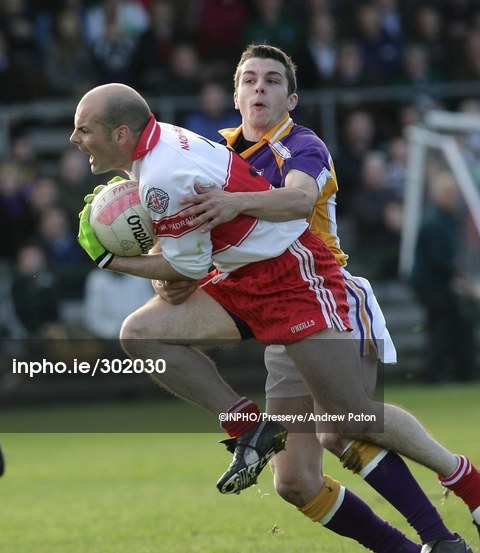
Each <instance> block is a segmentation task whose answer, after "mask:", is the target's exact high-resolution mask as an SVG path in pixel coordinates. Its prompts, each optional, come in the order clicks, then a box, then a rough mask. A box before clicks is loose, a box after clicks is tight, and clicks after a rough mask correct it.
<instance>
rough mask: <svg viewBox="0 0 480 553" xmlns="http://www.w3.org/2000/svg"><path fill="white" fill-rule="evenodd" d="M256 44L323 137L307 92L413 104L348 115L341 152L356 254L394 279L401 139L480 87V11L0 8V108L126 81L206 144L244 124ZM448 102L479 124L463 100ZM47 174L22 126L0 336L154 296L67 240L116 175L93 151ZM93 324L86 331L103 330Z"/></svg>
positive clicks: (1, 176) (4, 250) (285, 3)
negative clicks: (277, 62)
mask: <svg viewBox="0 0 480 553" xmlns="http://www.w3.org/2000/svg"><path fill="white" fill-rule="evenodd" d="M251 42H267V43H270V44H274V45H277V46H280V47H281V48H283V49H284V50H285V51H286V52H287V53H289V54H290V55H291V56H292V58H293V59H294V61H295V63H296V64H297V67H298V84H299V92H300V107H299V109H298V110H297V112H298V115H297V114H296V113H294V114H293V117H294V119H295V120H296V121H297V122H298V123H302V124H306V125H308V126H311V127H313V128H314V130H315V131H316V132H319V133H320V129H319V128H316V126H315V125H317V124H318V123H317V121H316V120H315V119H311V120H310V119H309V110H308V109H302V96H301V93H302V92H304V91H315V90H319V89H325V88H332V87H333V88H337V87H340V88H349V89H353V88H355V89H360V88H362V87H366V86H382V85H392V84H398V85H409V86H410V87H411V90H412V95H411V101H409V102H402V103H397V104H392V103H390V104H389V106H388V107H387V108H385V107H384V106H382V105H379V104H368V105H363V104H361V103H355V102H353V103H352V104H351V105H349V106H347V108H348V109H344V110H343V109H342V113H341V114H340V118H339V144H338V148H337V150H336V151H335V156H334V162H335V167H336V171H337V176H338V180H339V183H340V193H339V195H338V209H339V214H340V217H342V218H345V219H346V220H348V221H350V222H351V224H352V225H353V229H354V232H353V235H354V236H355V240H354V242H353V245H354V246H356V248H357V250H358V251H359V252H360V253H361V255H363V256H368V252H369V251H370V252H373V255H372V264H373V263H376V264H377V266H376V274H375V275H373V276H374V277H378V278H391V277H394V276H395V275H396V271H397V262H398V245H399V237H400V228H401V220H402V209H403V198H404V188H405V179H406V158H407V143H406V139H405V136H404V132H403V131H404V129H405V128H406V127H407V126H408V125H411V124H413V123H415V122H418V121H419V120H421V118H422V116H423V115H424V113H425V111H426V110H429V109H431V108H433V107H439V106H441V103H440V102H439V101H438V100H436V99H434V98H432V97H431V96H429V95H428V94H425V93H424V92H425V90H426V89H425V87H426V86H429V85H432V84H435V83H445V82H459V81H475V80H478V79H479V78H480V4H479V1H478V0H436V1H422V0H366V1H361V0H65V1H63V2H57V1H56V0H2V2H0V107H8V106H9V105H12V104H15V105H17V104H22V103H32V102H42V101H49V100H72V101H74V102H76V101H78V99H79V98H80V96H81V95H82V94H83V93H84V92H86V91H87V90H88V89H90V88H91V87H93V86H96V85H99V84H103V83H106V82H123V83H126V84H129V85H131V86H133V87H135V88H137V89H138V90H139V91H140V92H141V93H142V94H143V95H145V96H147V97H161V96H175V97H176V98H178V97H181V96H182V95H190V96H191V95H196V96H198V108H197V109H195V110H190V111H188V112H187V113H185V114H184V115H183V116H182V117H181V120H179V121H175V123H177V124H181V125H184V126H186V127H188V128H190V129H192V130H194V131H196V132H199V133H200V134H203V135H205V136H207V137H209V138H212V139H214V140H215V139H217V138H219V137H218V135H217V133H216V131H217V129H219V128H224V127H229V126H236V125H238V123H239V117H238V114H237V113H236V112H235V111H234V110H233V109H232V108H233V105H232V103H233V102H232V100H231V98H232V82H233V81H232V76H233V72H234V69H235V66H236V63H237V61H238V58H239V55H240V53H241V51H242V49H243V48H244V47H245V46H246V45H247V44H249V43H251ZM448 107H449V108H451V109H458V110H463V111H466V112H469V113H477V114H478V113H480V104H479V103H478V101H477V100H475V99H471V98H464V99H461V100H460V99H458V100H456V103H454V104H450V105H448ZM72 119H73V113H72ZM327 146H329V145H328V144H327ZM477 151H480V144H477ZM55 166H56V170H55V172H54V174H51V173H48V174H46V173H44V172H43V171H42V167H41V164H40V163H39V162H38V156H37V152H36V151H35V148H34V146H33V145H32V143H31V141H30V140H29V138H28V136H25V135H24V134H22V132H21V129H18V130H17V132H15V129H14V132H13V135H12V140H11V145H10V151H8V152H1V153H0V232H1V236H2V240H1V242H0V267H1V268H2V269H1V270H2V271H3V273H2V274H3V275H6V274H8V275H10V276H11V275H13V277H12V278H3V279H0V286H3V287H4V288H5V290H2V292H4V294H3V298H4V299H3V301H2V302H0V334H1V331H2V328H1V325H2V322H3V324H4V326H5V327H6V328H5V329H3V330H4V331H5V332H8V330H9V329H10V330H11V328H12V325H13V322H14V321H15V322H16V324H17V323H18V328H19V329H23V331H24V332H26V333H31V334H42V333H47V334H48V333H49V332H50V333H54V332H56V327H55V325H56V323H57V321H58V320H59V316H60V315H59V310H60V309H61V306H62V304H63V303H64V301H65V300H84V299H85V301H86V302H90V303H89V305H91V308H89V309H88V310H87V312H88V313H90V314H92V312H93V311H94V308H95V307H97V308H98V307H99V305H101V303H100V302H101V301H103V303H104V304H105V308H104V311H103V313H105V309H107V307H108V306H109V305H111V303H112V302H110V301H107V299H108V296H107V295H106V294H107V292H106V290H109V289H110V290H111V289H112V288H114V287H116V289H117V290H123V289H127V287H128V289H129V290H131V291H132V292H131V293H130V295H131V297H135V298H138V302H141V301H143V299H144V297H145V296H146V295H148V294H150V290H147V289H146V288H145V286H143V285H142V286H138V282H134V281H137V279H130V278H128V277H125V278H124V277H120V276H118V275H109V276H108V277H107V276H105V275H103V276H99V271H98V270H92V266H91V263H90V261H89V260H88V258H87V257H86V255H85V254H84V253H83V252H82V251H81V250H80V248H79V246H78V244H77V242H76V231H77V213H78V211H79V210H80V208H81V207H82V205H83V196H84V195H85V194H86V193H88V192H90V191H91V189H92V188H93V187H94V186H95V184H98V183H99V182H102V180H105V178H109V175H106V176H103V177H102V179H101V180H98V179H96V178H95V177H93V176H92V175H91V174H90V171H89V166H88V161H87V159H86V156H85V155H84V154H82V153H81V152H79V151H77V150H76V149H75V148H72V147H69V146H68V144H65V149H64V151H62V152H60V154H59V156H58V160H57V162H56V164H55ZM367 246H368V247H367ZM379 251H382V252H383V255H379V254H378V252H379ZM372 266H373V265H372ZM2 282H3V284H2ZM122 286H123V287H124V288H122ZM119 293H120V294H121V295H122V297H126V295H127V294H126V293H124V292H119ZM134 294H136V295H135V296H134ZM6 298H7V299H8V301H7V299H6ZM113 303H115V302H113ZM116 303H117V304H118V303H120V302H116ZM117 307H118V306H117ZM128 308H129V309H131V306H128ZM120 316H121V314H118V313H115V314H114V315H112V317H116V318H117V319H118V318H119V317H120ZM90 318H91V321H90V322H88V321H87V323H86V324H87V326H88V327H89V329H90V331H91V332H92V334H94V335H99V334H101V333H102V328H98V320H97V324H96V325H95V317H94V316H91V317H90ZM105 320H106V319H105ZM101 326H102V327H103V329H104V333H105V334H108V335H111V336H114V335H115V333H116V332H117V331H118V329H117V327H116V326H115V324H113V323H112V326H111V327H110V326H108V325H107V323H106V322H105V323H104V324H103V325H101ZM107 326H108V328H109V330H108V332H107V331H106V330H105V329H106V328H107ZM57 330H58V329H57ZM106 337H108V336H106Z"/></svg>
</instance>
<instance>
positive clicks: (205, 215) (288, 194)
mask: <svg viewBox="0 0 480 553" xmlns="http://www.w3.org/2000/svg"><path fill="white" fill-rule="evenodd" d="M195 189H196V191H197V195H191V196H187V197H186V198H184V199H183V200H181V203H182V204H192V203H193V204H194V205H192V206H191V207H189V208H188V209H186V210H184V211H183V212H182V215H183V217H192V216H193V217H194V218H193V219H192V220H191V221H189V223H188V224H189V225H190V226H196V225H198V224H202V223H205V224H204V225H203V226H202V232H208V231H210V230H212V229H213V228H215V227H216V226H218V225H220V224H222V223H225V222H227V221H231V220H232V219H234V218H235V217H236V216H237V215H239V214H240V213H243V214H245V215H251V216H253V217H257V218H258V219H266V220H267V221H290V220H293V219H306V218H307V217H308V216H309V215H310V213H311V212H312V210H313V207H314V205H315V202H316V200H317V198H318V186H317V183H316V181H315V179H313V178H312V177H311V176H310V175H308V174H307V173H304V172H303V171H298V170H297V169H291V170H290V171H289V172H288V174H287V177H286V179H285V187H284V188H278V189H272V190H267V191H265V192H233V193H232V192H224V191H222V190H219V189H216V188H213V187H212V188H203V187H200V186H197V185H196V186H195Z"/></svg>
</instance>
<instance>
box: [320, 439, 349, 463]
mask: <svg viewBox="0 0 480 553" xmlns="http://www.w3.org/2000/svg"><path fill="white" fill-rule="evenodd" d="M319 440H320V443H321V444H322V446H323V447H324V448H325V449H327V450H328V451H330V453H333V454H334V455H336V456H337V457H340V455H341V454H342V453H343V452H344V451H345V449H346V448H347V447H348V444H349V443H350V442H351V441H352V440H350V439H349V438H345V437H344V436H342V435H341V434H330V433H322V434H320V435H319Z"/></svg>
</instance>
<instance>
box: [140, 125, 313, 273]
mask: <svg viewBox="0 0 480 553" xmlns="http://www.w3.org/2000/svg"><path fill="white" fill-rule="evenodd" d="M130 177H131V178H132V179H134V180H136V181H138V182H139V185H140V197H141V200H142V204H143V205H144V207H145V208H147V209H148V210H149V212H150V214H151V217H152V221H153V225H154V228H155V232H156V234H157V235H158V237H159V243H160V246H161V248H162V254H163V256H164V257H165V259H166V260H167V261H168V262H169V263H170V264H171V266H172V267H173V268H174V269H175V270H176V271H178V272H179V273H181V274H183V275H185V276H187V277H190V278H194V279H200V278H202V277H203V276H205V275H206V274H207V272H208V270H209V268H210V267H211V265H212V264H214V265H215V267H216V268H217V269H218V270H219V271H221V272H225V273H230V272H232V271H235V270H236V269H239V268H240V267H243V266H244V265H246V264H248V263H253V262H256V261H262V260H264V259H268V258H272V257H277V256H278V255H280V254H282V253H283V252H284V251H285V250H286V249H287V248H288V247H289V246H290V245H291V244H292V243H293V242H295V240H296V239H297V238H298V237H299V236H300V235H301V234H302V233H303V232H304V231H305V229H307V228H308V223H307V222H306V221H304V220H294V221H286V222H278V223H276V222H271V221H264V220H260V219H256V218H255V217H250V216H248V215H240V216H238V217H236V218H235V219H233V220H232V221H229V222H227V223H224V224H222V225H219V226H218V227H216V228H215V229H214V230H213V231H212V232H211V233H210V232H207V233H201V232H200V227H198V226H197V227H189V226H188V225H187V219H185V218H183V217H182V211H184V210H185V209H187V207H188V206H185V205H182V204H181V203H180V200H181V199H182V198H185V196H187V195H189V194H194V193H195V190H194V184H200V185H202V186H215V187H218V188H221V189H223V190H225V191H228V192H242V191H243V192H252V191H263V190H268V189H270V188H271V185H270V184H269V183H268V182H267V181H266V180H265V179H264V178H263V177H261V176H260V175H258V173H257V172H256V171H255V170H254V169H252V168H251V166H250V165H249V164H248V163H247V162H245V161H244V160H243V159H242V158H241V157H240V156H238V155H237V154H236V153H234V152H233V151H231V150H230V149H228V148H226V147H225V146H223V145H221V144H217V143H213V142H210V141H209V140H207V139H205V138H203V137H201V136H199V135H197V134H195V133H193V132H191V131H188V130H187V129H183V128H181V127H177V126H174V125H170V124H166V123H158V122H156V121H155V119H154V118H153V116H152V118H151V119H150V122H149V124H148V125H147V127H146V128H145V130H144V132H143V134H142V136H141V137H140V140H139V142H138V144H137V148H136V150H135V153H134V163H133V167H132V172H131V173H130Z"/></svg>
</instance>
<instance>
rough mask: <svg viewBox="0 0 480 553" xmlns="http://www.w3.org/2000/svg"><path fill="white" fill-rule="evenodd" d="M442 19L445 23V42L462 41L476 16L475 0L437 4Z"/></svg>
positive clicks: (457, 0)
mask: <svg viewBox="0 0 480 553" xmlns="http://www.w3.org/2000/svg"><path fill="white" fill-rule="evenodd" d="M439 8H440V10H441V13H442V19H443V21H445V22H446V26H445V30H446V34H447V37H446V38H447V40H453V41H456V40H458V39H462V37H464V36H465V34H466V33H467V31H468V29H469V27H470V25H471V23H472V21H474V19H475V16H476V15H477V14H478V3H477V2H476V0H444V1H443V2H439Z"/></svg>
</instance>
